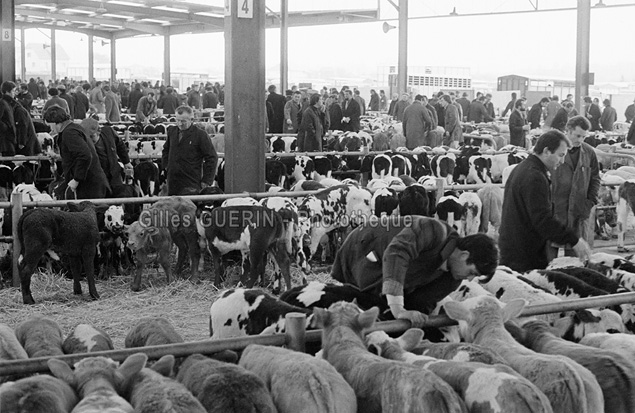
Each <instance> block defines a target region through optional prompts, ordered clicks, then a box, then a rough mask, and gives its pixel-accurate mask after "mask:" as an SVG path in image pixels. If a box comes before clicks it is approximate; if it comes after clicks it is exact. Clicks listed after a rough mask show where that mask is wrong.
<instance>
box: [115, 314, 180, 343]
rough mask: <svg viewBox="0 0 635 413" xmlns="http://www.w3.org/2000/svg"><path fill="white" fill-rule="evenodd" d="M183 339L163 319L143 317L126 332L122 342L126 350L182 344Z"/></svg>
mask: <svg viewBox="0 0 635 413" xmlns="http://www.w3.org/2000/svg"><path fill="white" fill-rule="evenodd" d="M184 341H185V340H183V337H181V335H180V334H179V333H177V332H176V330H175V329H174V327H173V326H172V324H170V322H169V321H168V320H166V319H165V318H163V317H144V318H141V319H139V321H137V323H136V324H135V325H134V326H133V327H132V328H131V329H130V331H128V334H127V335H126V338H125V340H124V346H125V347H126V348H134V347H147V346H159V345H162V344H174V343H183V342H184Z"/></svg>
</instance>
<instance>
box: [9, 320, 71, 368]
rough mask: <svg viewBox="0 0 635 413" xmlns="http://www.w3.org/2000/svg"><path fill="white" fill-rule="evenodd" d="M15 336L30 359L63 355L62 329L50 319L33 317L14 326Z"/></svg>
mask: <svg viewBox="0 0 635 413" xmlns="http://www.w3.org/2000/svg"><path fill="white" fill-rule="evenodd" d="M15 336H16V337H17V339H18V341H19V342H20V344H21V345H22V347H24V350H26V353H27V354H28V355H29V357H30V358H33V357H47V356H61V355H63V354H64V351H63V350H62V342H63V341H64V336H63V333H62V329H61V328H60V326H59V324H57V322H56V321H55V320H53V319H52V318H48V317H44V316H41V315H36V316H33V317H31V318H29V319H27V320H25V321H23V322H21V323H20V324H18V325H17V326H16V328H15Z"/></svg>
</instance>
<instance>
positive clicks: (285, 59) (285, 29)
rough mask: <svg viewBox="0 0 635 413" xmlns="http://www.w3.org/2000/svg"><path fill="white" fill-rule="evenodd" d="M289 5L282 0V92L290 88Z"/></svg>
mask: <svg viewBox="0 0 635 413" xmlns="http://www.w3.org/2000/svg"><path fill="white" fill-rule="evenodd" d="M288 17H289V7H288V4H287V0H280V94H282V95H283V96H284V92H285V91H286V90H287V89H288V88H289V87H288V84H289V24H288V22H287V18H288Z"/></svg>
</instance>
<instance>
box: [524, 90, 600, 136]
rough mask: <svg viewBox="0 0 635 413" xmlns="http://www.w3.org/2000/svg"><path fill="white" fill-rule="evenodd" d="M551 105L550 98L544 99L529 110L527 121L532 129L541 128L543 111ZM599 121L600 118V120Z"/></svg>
mask: <svg viewBox="0 0 635 413" xmlns="http://www.w3.org/2000/svg"><path fill="white" fill-rule="evenodd" d="M548 104H549V98H546V97H545V98H542V99H540V102H538V103H536V104H534V105H533V106H532V107H531V109H530V110H529V114H528V115H527V121H528V122H529V127H530V128H531V129H537V128H540V121H541V120H542V110H543V108H546V107H547V105H548ZM598 119H599V118H598Z"/></svg>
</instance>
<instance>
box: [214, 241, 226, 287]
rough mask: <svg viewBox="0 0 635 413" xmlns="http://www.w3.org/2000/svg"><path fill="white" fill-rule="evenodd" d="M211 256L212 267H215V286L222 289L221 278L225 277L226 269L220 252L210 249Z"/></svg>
mask: <svg viewBox="0 0 635 413" xmlns="http://www.w3.org/2000/svg"><path fill="white" fill-rule="evenodd" d="M210 254H211V255H212V265H213V267H214V286H215V287H216V288H220V283H221V278H222V277H223V275H225V274H224V273H225V268H223V265H222V259H221V258H222V256H221V254H220V252H219V251H218V250H217V249H216V248H214V247H211V248H210Z"/></svg>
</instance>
